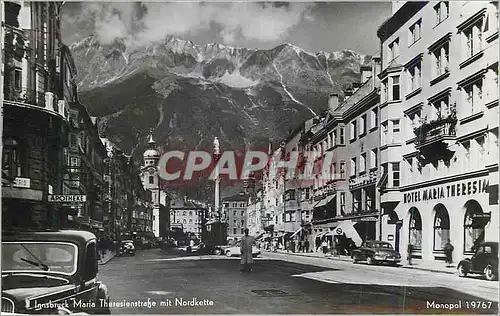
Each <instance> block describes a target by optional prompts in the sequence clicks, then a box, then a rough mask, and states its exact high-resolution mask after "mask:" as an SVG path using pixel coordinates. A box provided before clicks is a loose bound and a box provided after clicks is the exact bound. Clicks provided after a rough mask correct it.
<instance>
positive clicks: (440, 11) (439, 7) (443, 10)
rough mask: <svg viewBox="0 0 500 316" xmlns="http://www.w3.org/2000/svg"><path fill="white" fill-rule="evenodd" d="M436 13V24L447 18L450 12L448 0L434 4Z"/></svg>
mask: <svg viewBox="0 0 500 316" xmlns="http://www.w3.org/2000/svg"><path fill="white" fill-rule="evenodd" d="M434 13H435V16H436V25H438V24H439V23H441V22H443V21H444V20H446V18H447V17H448V14H449V4H448V1H441V2H439V3H438V4H436V5H435V6H434Z"/></svg>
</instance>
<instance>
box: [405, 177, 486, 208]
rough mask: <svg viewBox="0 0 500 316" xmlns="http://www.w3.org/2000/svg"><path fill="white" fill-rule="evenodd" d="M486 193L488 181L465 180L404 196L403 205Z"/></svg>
mask: <svg viewBox="0 0 500 316" xmlns="http://www.w3.org/2000/svg"><path fill="white" fill-rule="evenodd" d="M487 191H488V180H486V179H480V180H465V181H462V182H458V183H453V184H443V185H441V186H436V187H433V188H424V189H420V190H415V191H412V192H408V193H405V194H404V199H403V201H404V202H403V203H415V202H423V201H431V200H439V199H446V198H451V197H456V196H468V195H475V194H479V193H486V192H487Z"/></svg>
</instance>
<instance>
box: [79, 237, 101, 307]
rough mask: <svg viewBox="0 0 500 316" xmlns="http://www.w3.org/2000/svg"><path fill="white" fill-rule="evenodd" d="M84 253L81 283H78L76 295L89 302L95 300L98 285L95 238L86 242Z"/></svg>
mask: <svg viewBox="0 0 500 316" xmlns="http://www.w3.org/2000/svg"><path fill="white" fill-rule="evenodd" d="M85 255H86V257H85V261H84V262H85V264H84V267H83V275H82V283H81V284H80V289H79V291H78V295H77V297H78V299H81V300H82V301H85V302H90V301H94V300H96V298H97V290H98V287H99V284H98V283H97V272H98V263H97V249H96V243H95V240H93V241H90V242H89V243H88V244H87V247H86V251H85Z"/></svg>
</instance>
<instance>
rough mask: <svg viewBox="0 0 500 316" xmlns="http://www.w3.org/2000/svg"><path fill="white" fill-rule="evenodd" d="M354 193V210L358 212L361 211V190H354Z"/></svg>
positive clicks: (352, 193) (355, 212)
mask: <svg viewBox="0 0 500 316" xmlns="http://www.w3.org/2000/svg"><path fill="white" fill-rule="evenodd" d="M351 195H352V212H353V213H354V214H357V213H359V212H361V190H354V191H352V192H351Z"/></svg>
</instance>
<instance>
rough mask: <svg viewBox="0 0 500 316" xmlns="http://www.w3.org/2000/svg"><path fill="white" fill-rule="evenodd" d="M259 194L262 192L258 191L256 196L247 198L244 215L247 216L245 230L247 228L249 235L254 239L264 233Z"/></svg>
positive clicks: (261, 203)
mask: <svg viewBox="0 0 500 316" xmlns="http://www.w3.org/2000/svg"><path fill="white" fill-rule="evenodd" d="M261 194H262V191H259V192H257V194H256V195H254V196H250V197H249V198H248V204H247V210H246V213H245V214H246V215H247V218H246V227H245V228H248V231H249V234H250V235H251V236H255V237H256V236H258V235H260V234H262V233H263V232H264V226H263V223H262V213H263V207H264V203H263V201H262V196H261Z"/></svg>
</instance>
